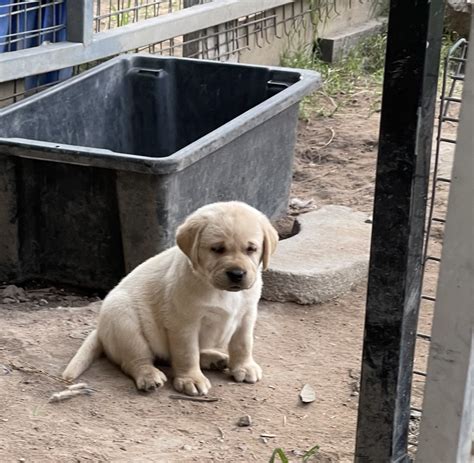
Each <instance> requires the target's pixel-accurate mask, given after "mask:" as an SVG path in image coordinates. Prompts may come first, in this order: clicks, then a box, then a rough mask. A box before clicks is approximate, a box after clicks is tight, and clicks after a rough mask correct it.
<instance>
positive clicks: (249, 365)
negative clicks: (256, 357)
mask: <svg viewBox="0 0 474 463" xmlns="http://www.w3.org/2000/svg"><path fill="white" fill-rule="evenodd" d="M230 373H231V375H232V376H233V377H234V379H235V380H236V381H237V382H239V383H241V382H242V381H245V382H246V383H256V382H257V381H260V380H261V379H262V369H261V368H260V365H258V364H257V363H256V362H254V361H253V360H251V361H248V362H245V363H240V364H237V365H233V366H232V367H231V369H230Z"/></svg>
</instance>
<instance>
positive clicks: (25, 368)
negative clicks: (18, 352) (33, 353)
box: [8, 360, 70, 384]
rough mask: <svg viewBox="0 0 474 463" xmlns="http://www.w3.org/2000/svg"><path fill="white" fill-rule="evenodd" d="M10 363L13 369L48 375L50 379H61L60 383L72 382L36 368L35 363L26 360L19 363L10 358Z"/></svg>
mask: <svg viewBox="0 0 474 463" xmlns="http://www.w3.org/2000/svg"><path fill="white" fill-rule="evenodd" d="M8 364H9V365H10V367H11V368H12V369H13V370H17V371H22V372H23V373H35V374H39V375H44V376H47V377H48V378H50V379H53V380H55V381H59V382H60V383H63V384H70V381H66V380H65V379H63V378H61V377H59V376H56V375H53V374H51V373H48V372H47V371H45V370H42V369H41V368H36V367H34V366H33V365H30V364H28V363H26V362H23V365H18V364H16V363H14V362H13V361H11V360H10V361H9V362H8Z"/></svg>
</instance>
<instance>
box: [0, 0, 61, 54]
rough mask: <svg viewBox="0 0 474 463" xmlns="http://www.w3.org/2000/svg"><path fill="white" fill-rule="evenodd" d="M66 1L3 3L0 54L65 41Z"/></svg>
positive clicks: (16, 1) (15, 1)
mask: <svg viewBox="0 0 474 463" xmlns="http://www.w3.org/2000/svg"><path fill="white" fill-rule="evenodd" d="M64 7H65V0H26V1H24V0H23V1H20V0H12V1H8V2H0V53H5V52H10V51H16V50H22V49H25V48H31V47H35V46H38V45H40V44H41V43H42V42H44V41H49V42H56V41H59V40H64V38H65V32H66V12H65V8H64Z"/></svg>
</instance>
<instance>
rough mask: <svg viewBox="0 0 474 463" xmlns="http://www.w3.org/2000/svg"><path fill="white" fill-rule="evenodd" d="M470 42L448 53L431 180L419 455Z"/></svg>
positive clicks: (412, 445)
mask: <svg viewBox="0 0 474 463" xmlns="http://www.w3.org/2000/svg"><path fill="white" fill-rule="evenodd" d="M467 48H468V42H467V41H466V40H465V39H461V40H459V41H458V42H456V43H455V44H454V45H453V46H452V47H451V48H450V50H449V51H448V53H447V56H446V58H445V61H444V67H443V76H442V83H441V92H440V102H439V110H438V121H437V135H436V143H435V150H434V154H433V167H432V173H431V179H430V196H429V204H428V213H427V221H426V233H425V245H424V253H423V254H424V255H423V266H424V272H423V273H424V275H423V294H422V296H421V306H420V321H419V326H420V327H421V328H420V330H419V332H418V333H417V344H416V357H415V367H414V370H413V386H412V406H411V416H410V436H409V450H410V452H411V453H412V455H415V454H416V448H417V446H418V434H419V427H420V421H421V419H422V413H423V409H422V402H423V391H424V388H425V383H426V368H427V361H428V356H429V348H430V342H431V332H430V329H431V321H432V317H433V310H434V305H435V302H436V288H437V282H438V281H437V280H438V274H439V264H440V262H441V249H442V245H443V232H444V225H445V222H446V213H447V198H448V194H449V186H450V183H451V179H450V174H451V167H452V162H453V158H454V148H455V144H456V132H457V125H458V123H459V113H460V106H461V102H462V99H461V95H462V88H463V82H464V71H465V69H464V68H465V62H466V57H467Z"/></svg>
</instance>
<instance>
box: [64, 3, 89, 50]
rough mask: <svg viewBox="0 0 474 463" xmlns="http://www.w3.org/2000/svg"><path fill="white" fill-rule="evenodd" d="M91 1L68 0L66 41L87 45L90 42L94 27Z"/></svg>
mask: <svg viewBox="0 0 474 463" xmlns="http://www.w3.org/2000/svg"><path fill="white" fill-rule="evenodd" d="M93 8H94V2H93V0H68V1H67V2H66V9H67V21H66V28H67V40H68V42H80V43H83V44H84V45H89V44H90V43H91V42H92V36H93V33H94V31H93V27H94V10H93Z"/></svg>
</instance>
